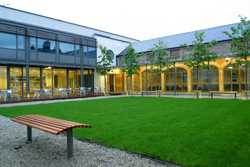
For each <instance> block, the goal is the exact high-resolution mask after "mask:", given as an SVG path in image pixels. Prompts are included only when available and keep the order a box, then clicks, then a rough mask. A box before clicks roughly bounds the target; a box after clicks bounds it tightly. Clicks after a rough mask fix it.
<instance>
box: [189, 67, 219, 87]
mask: <svg viewBox="0 0 250 167" xmlns="http://www.w3.org/2000/svg"><path fill="white" fill-rule="evenodd" d="M209 74H210V75H209ZM209 80H210V86H211V87H210V90H213V91H218V90H219V71H218V68H217V67H215V66H211V70H210V71H208V70H199V71H198V89H199V90H202V91H209V85H208V84H209ZM192 87H193V90H196V70H193V71H192Z"/></svg>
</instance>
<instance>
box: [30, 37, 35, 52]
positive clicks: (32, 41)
mask: <svg viewBox="0 0 250 167" xmlns="http://www.w3.org/2000/svg"><path fill="white" fill-rule="evenodd" d="M30 49H31V50H36V38H32V37H31V38H30Z"/></svg>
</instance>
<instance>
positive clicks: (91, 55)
mask: <svg viewBox="0 0 250 167" xmlns="http://www.w3.org/2000/svg"><path fill="white" fill-rule="evenodd" d="M88 50H89V58H96V48H94V47H88Z"/></svg>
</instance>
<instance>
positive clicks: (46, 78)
mask: <svg viewBox="0 0 250 167" xmlns="http://www.w3.org/2000/svg"><path fill="white" fill-rule="evenodd" d="M42 70H43V71H42V73H43V77H42V78H43V89H52V68H51V67H45V68H43V69H42Z"/></svg>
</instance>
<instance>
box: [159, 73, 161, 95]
mask: <svg viewBox="0 0 250 167" xmlns="http://www.w3.org/2000/svg"><path fill="white" fill-rule="evenodd" d="M160 90H161V73H160V87H159V97H161V95H160Z"/></svg>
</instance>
